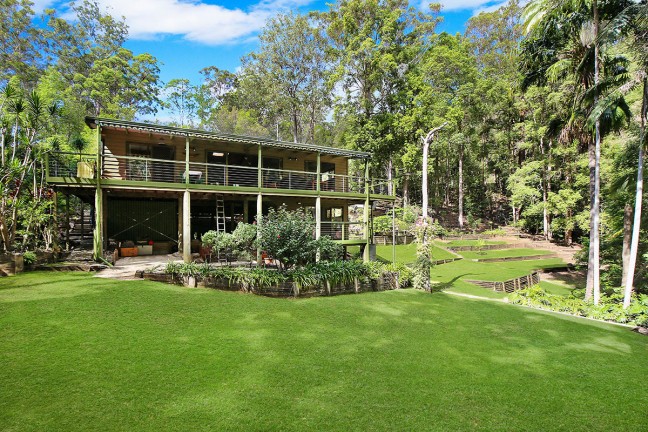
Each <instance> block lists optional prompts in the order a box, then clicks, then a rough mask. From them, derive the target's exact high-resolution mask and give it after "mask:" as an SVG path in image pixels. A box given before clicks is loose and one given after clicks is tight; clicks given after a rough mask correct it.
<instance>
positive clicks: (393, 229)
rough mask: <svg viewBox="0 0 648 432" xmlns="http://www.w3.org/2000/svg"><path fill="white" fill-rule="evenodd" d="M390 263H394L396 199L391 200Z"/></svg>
mask: <svg viewBox="0 0 648 432" xmlns="http://www.w3.org/2000/svg"><path fill="white" fill-rule="evenodd" d="M392 263H393V264H395V263H396V201H394V202H392Z"/></svg>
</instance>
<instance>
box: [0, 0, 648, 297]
mask: <svg viewBox="0 0 648 432" xmlns="http://www.w3.org/2000/svg"><path fill="white" fill-rule="evenodd" d="M646 8H647V6H646V2H645V1H627V0H614V1H606V2H602V3H601V4H600V5H599V4H598V3H597V2H561V1H557V0H533V1H531V2H529V3H528V4H527V5H526V6H524V8H522V7H521V6H520V4H519V3H518V2H517V1H516V0H512V1H511V2H510V3H508V4H506V5H504V6H502V7H500V8H499V9H497V10H495V11H492V12H482V13H480V14H478V15H476V16H474V17H472V18H471V19H469V20H468V22H467V25H466V30H465V32H464V34H454V35H450V34H447V33H442V32H437V29H436V26H437V24H438V22H439V21H440V20H441V19H442V17H441V14H442V11H441V10H440V9H439V8H438V7H437V6H433V7H432V8H431V9H430V8H424V9H421V8H418V4H416V5H414V4H413V3H410V2H409V1H408V0H376V1H372V2H367V1H362V0H337V1H335V2H332V3H331V4H330V5H328V9H327V10H325V11H321V12H315V13H311V14H310V15H308V16H305V15H301V14H299V13H295V12H293V13H280V14H278V15H276V16H274V17H272V18H270V19H269V20H268V21H267V23H266V27H265V28H264V29H263V30H262V31H261V33H260V35H259V44H258V46H257V47H256V48H255V49H254V50H253V51H252V52H250V53H249V54H248V55H246V56H245V57H244V59H243V60H242V66H241V68H240V70H237V71H236V72H230V71H226V70H222V69H220V68H219V67H218V65H213V66H208V67H206V68H204V69H203V70H201V71H200V73H201V76H202V80H201V82H200V83H193V82H191V81H189V80H188V79H186V78H184V77H177V78H175V79H172V80H169V82H167V83H165V84H164V85H162V83H160V80H159V75H158V73H159V62H158V61H157V59H155V58H154V57H153V56H151V55H150V54H147V53H135V52H132V51H131V50H129V49H127V48H126V47H125V42H126V41H127V40H128V28H127V26H126V24H125V22H124V20H123V19H121V18H117V17H113V16H111V15H110V13H108V12H106V11H105V10H103V9H102V8H101V7H100V6H99V3H97V2H95V1H92V0H85V1H82V2H78V3H75V4H74V5H73V7H72V9H71V10H69V11H67V12H65V13H64V14H60V13H58V12H57V11H55V10H49V11H48V12H47V13H46V14H45V16H44V17H43V19H42V20H37V19H36V17H35V14H34V12H33V10H32V8H31V3H30V2H29V1H27V0H9V1H6V2H4V3H3V7H2V11H1V12H0V13H1V14H2V16H1V17H2V22H3V23H4V24H3V27H2V29H0V42H1V45H2V46H3V47H6V49H3V50H1V52H0V57H1V58H0V60H2V61H1V62H0V85H2V87H3V88H4V90H3V92H2V93H1V95H0V126H1V128H2V140H3V141H2V144H3V145H2V151H1V153H2V168H1V169H2V172H1V173H0V175H1V176H2V187H3V193H2V203H1V206H0V234H1V237H0V241H1V242H2V245H1V246H2V249H3V250H12V249H16V248H18V249H30V248H34V247H44V248H47V249H53V248H57V247H58V243H60V241H59V240H60V239H58V232H57V231H58V230H57V229H56V228H55V226H56V224H57V223H56V221H54V216H53V214H54V207H55V205H54V202H53V197H54V196H53V195H52V193H51V191H49V190H48V189H47V188H46V187H45V185H44V183H43V176H44V166H43V159H44V155H45V154H46V153H47V152H48V151H50V150H52V149H62V150H67V151H72V152H73V153H76V154H79V157H82V153H83V150H84V148H89V146H91V144H90V143H91V142H92V139H91V137H90V136H89V135H88V134H89V132H88V130H87V128H85V126H84V123H83V117H84V115H87V114H93V115H101V116H106V117H119V118H124V119H134V118H141V116H146V115H150V114H151V113H154V112H156V111H157V110H158V109H159V108H161V107H164V108H165V109H166V110H167V111H168V112H169V113H171V114H172V116H173V120H172V121H171V122H170V123H172V124H175V125H178V126H183V127H185V126H195V127H201V128H205V129H208V130H220V131H223V132H232V133H238V134H248V135H256V136H264V137H271V138H277V139H281V140H297V141H306V142H316V143H319V144H328V145H336V146H344V147H350V148H355V149H361V150H367V151H371V152H373V154H374V157H373V158H372V159H371V167H370V168H371V172H372V175H375V176H378V177H388V178H391V179H392V180H393V182H394V187H395V192H396V194H397V195H398V196H399V197H400V198H401V200H402V203H403V204H404V207H405V208H407V206H408V205H410V204H412V203H414V204H417V203H419V202H420V198H421V196H422V192H423V191H422V186H421V177H422V155H421V143H422V139H423V138H424V136H425V135H426V133H427V132H428V131H429V130H430V129H432V128H435V127H437V126H440V125H442V124H443V125H445V127H444V128H443V129H442V130H441V131H440V132H439V133H438V134H437V136H436V137H435V139H434V141H433V142H431V144H430V148H429V163H428V167H427V171H428V173H427V174H428V178H429V185H428V187H427V189H428V190H427V192H428V193H429V207H430V209H429V210H430V214H431V216H432V217H433V218H434V219H435V220H437V221H439V222H440V225H439V227H440V228H439V229H440V230H448V229H455V228H458V229H466V228H469V229H471V230H476V229H478V228H480V227H482V228H483V227H489V223H490V224H493V223H494V224H500V225H501V224H514V225H517V226H519V227H520V228H522V229H524V230H527V231H529V232H532V233H537V234H542V235H544V236H545V237H546V238H547V239H554V240H557V241H563V242H565V243H567V244H571V243H572V242H579V243H582V244H585V245H589V244H590V242H591V243H592V248H590V251H591V252H590V251H587V252H588V253H589V254H588V253H586V254H585V255H584V256H583V262H586V261H588V262H589V270H590V272H589V273H590V275H591V277H590V278H589V281H590V282H589V283H588V287H589V288H590V289H589V290H588V292H587V296H588V298H589V297H590V296H591V295H592V294H594V297H595V298H596V295H597V293H598V292H601V291H604V290H605V289H607V288H610V287H615V286H616V287H618V286H620V285H621V284H622V283H624V282H627V284H629V285H630V288H632V286H635V287H636V288H637V290H639V291H640V292H641V291H645V289H646V286H647V285H648V283H647V282H648V277H647V276H648V267H647V265H646V264H647V260H646V258H645V254H646V252H648V241H647V240H646V239H648V236H645V235H640V234H642V233H643V231H642V226H645V216H643V215H644V214H645V213H642V212H641V206H640V204H643V203H644V201H645V194H643V193H642V187H643V175H642V174H640V172H641V171H640V170H639V167H641V168H642V169H643V165H644V158H643V149H644V147H645V144H646V133H645V125H646V113H647V111H648V108H647V107H648V90H647V88H648V86H647V83H648V81H647V78H646V70H647V68H648V66H647V65H648V63H647V59H648V55H647V54H646V47H647V46H648V39H647V38H648V36H647V35H648V30H647V28H648V24H647V23H648V19H647V18H646V16H647V13H646ZM596 149H600V155H599V154H598V152H597V151H596ZM64 159H65V158H64ZM68 159H69V157H68ZM65 161H66V160H63V161H62V162H65ZM359 169H360V167H354V166H352V167H351V170H352V171H354V170H359ZM599 186H600V187H599ZM637 191H638V192H637ZM636 194H638V195H639V196H638V199H637V197H636ZM59 200H61V197H59ZM69 200H70V203H73V201H74V199H73V198H70V199H69ZM67 201H68V198H67V197H66V198H65V202H66V205H67ZM59 202H61V201H59ZM388 222H389V220H388V218H387V217H385V218H379V219H377V220H376V227H377V228H378V230H377V232H379V231H380V232H388V231H389V228H390V225H389V223H388ZM408 223H409V222H407V221H406V218H405V217H404V215H403V216H399V222H398V228H399V230H401V231H403V230H405V229H406V228H407V227H406V225H407V224H408ZM633 231H634V235H633V234H632V232H633ZM644 231H645V230H644ZM599 232H600V238H599V235H598V234H599ZM267 234H268V236H266V237H265V239H264V238H263V237H261V239H258V241H265V242H271V240H270V239H271V238H272V242H273V243H274V244H269V243H268V244H267V245H266V246H267V247H268V248H270V249H273V251H275V253H276V254H283V253H284V252H282V250H287V249H288V246H287V245H285V244H284V245H282V244H280V243H281V242H277V241H276V240H282V241H283V240H285V239H282V238H281V237H279V238H278V239H277V238H276V234H279V233H275V232H268V233H267ZM272 235H275V237H271V236H272ZM279 235H281V234H279ZM322 242H323V244H320V245H319V249H320V250H322V251H324V252H325V253H327V252H326V251H328V246H330V245H327V244H326V240H322ZM599 243H600V244H599ZM292 247H293V246H290V248H292ZM314 250H315V249H314V248H313V247H308V248H306V249H305V250H304V251H303V253H302V256H299V257H288V256H284V258H285V259H286V260H287V261H286V263H287V265H288V266H292V265H295V264H296V263H306V262H309V261H312V260H313V256H314ZM599 251H600V258H599V257H598V255H597V254H598V253H599ZM335 253H336V252H335V251H331V254H332V255H335ZM634 257H636V262H635V261H634V259H635V258H634ZM599 263H600V264H601V265H602V267H601V268H603V269H607V268H609V269H610V271H607V270H605V271H603V272H602V275H601V278H600V281H601V284H602V287H601V288H600V289H597V290H595V291H596V292H593V286H594V280H595V279H596V280H597V281H598V278H597V277H596V276H595V275H596V274H598V268H599V267H598V264H599ZM594 264H596V265H594ZM626 298H629V297H628V296H626Z"/></svg>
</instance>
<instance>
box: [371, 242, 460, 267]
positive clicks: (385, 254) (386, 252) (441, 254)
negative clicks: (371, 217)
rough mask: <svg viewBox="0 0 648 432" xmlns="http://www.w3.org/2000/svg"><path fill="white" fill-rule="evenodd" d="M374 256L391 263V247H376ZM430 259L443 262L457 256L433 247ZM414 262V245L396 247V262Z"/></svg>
mask: <svg viewBox="0 0 648 432" xmlns="http://www.w3.org/2000/svg"><path fill="white" fill-rule="evenodd" d="M376 254H377V255H378V256H379V257H380V258H382V259H383V260H386V261H389V262H391V260H392V256H393V252H392V245H384V246H383V245H378V246H376ZM432 257H433V259H435V260H444V259H452V258H456V257H457V256H456V255H454V254H452V253H451V252H448V251H447V250H445V249H443V248H441V247H438V246H433V248H432ZM414 261H416V244H415V243H410V244H408V245H396V262H401V263H405V264H409V263H413V262H414Z"/></svg>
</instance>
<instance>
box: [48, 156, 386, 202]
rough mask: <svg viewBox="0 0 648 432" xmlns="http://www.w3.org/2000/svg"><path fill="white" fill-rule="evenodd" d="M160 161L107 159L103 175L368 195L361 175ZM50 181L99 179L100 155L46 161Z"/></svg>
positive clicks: (172, 183) (375, 190) (111, 181)
mask: <svg viewBox="0 0 648 432" xmlns="http://www.w3.org/2000/svg"><path fill="white" fill-rule="evenodd" d="M188 168H189V169H188V170H187V164H186V162H185V161H174V160H162V159H152V158H142V157H133V156H105V157H104V159H103V170H102V173H101V179H102V183H104V184H107V185H116V186H118V185H124V186H142V187H149V188H156V187H178V188H185V187H189V188H190V189H202V190H205V189H207V190H222V191H233V190H239V191H246V190H247V191H248V192H249V191H258V190H263V192H264V193H282V192H283V193H291V191H294V192H302V193H304V194H307V195H315V194H317V193H318V191H319V193H320V194H321V195H331V196H335V195H341V194H344V195H349V196H350V197H358V198H359V197H361V196H362V197H365V196H366V192H367V189H366V183H365V180H364V178H363V177H360V176H351V175H342V174H331V173H322V174H319V175H318V174H317V173H313V172H307V171H293V170H284V169H271V168H261V169H258V168H256V167H246V166H237V165H219V164H209V163H196V162H190V163H189V167H188ZM47 169H48V170H47V178H48V181H49V182H50V183H66V184H67V183H70V182H77V183H79V182H84V183H94V181H95V179H96V156H94V155H90V154H71V153H55V154H49V155H48V157H47ZM368 186H369V192H370V194H371V195H372V196H374V195H378V196H380V197H384V198H389V195H388V190H389V188H388V182H387V181H386V180H376V179H373V180H372V181H370V182H369V184H368Z"/></svg>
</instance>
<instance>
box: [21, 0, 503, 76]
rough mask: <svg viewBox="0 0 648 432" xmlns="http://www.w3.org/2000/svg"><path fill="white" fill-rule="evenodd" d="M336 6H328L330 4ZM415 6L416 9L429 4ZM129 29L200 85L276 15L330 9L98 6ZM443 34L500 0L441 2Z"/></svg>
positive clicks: (280, 2) (165, 72)
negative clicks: (208, 70)
mask: <svg viewBox="0 0 648 432" xmlns="http://www.w3.org/2000/svg"><path fill="white" fill-rule="evenodd" d="M32 1H33V2H34V9H35V10H36V11H37V12H39V11H41V10H43V9H44V8H46V7H53V8H55V9H57V10H59V11H60V13H61V14H62V15H64V16H65V13H66V11H65V5H66V4H67V2H66V1H65V2H64V1H60V0H32ZM331 1H332V0H328V2H329V3H330V2H331ZM418 1H419V0H411V2H412V4H414V5H415V6H417V7H425V6H424V5H427V4H428V2H427V1H425V0H423V2H421V3H415V2H418ZM98 3H99V4H100V5H101V6H102V7H105V8H107V9H108V10H109V11H110V12H111V14H112V15H115V16H124V17H125V19H126V23H127V24H128V25H129V40H128V42H127V48H129V49H131V50H132V51H133V52H135V53H136V54H137V53H142V52H148V53H150V54H152V55H154V56H155V57H157V59H158V60H160V62H161V63H162V64H161V67H160V69H161V71H160V78H161V79H162V81H164V82H167V81H169V80H171V79H173V78H189V79H190V80H191V81H192V82H194V83H195V84H198V83H199V81H200V74H199V71H200V69H202V68H204V67H207V66H217V67H219V68H221V69H228V70H230V71H232V72H233V71H235V70H236V68H237V67H238V66H239V65H240V58H241V56H243V55H245V54H246V53H249V52H250V51H252V50H254V49H255V47H256V35H257V34H258V32H259V30H260V29H261V28H262V27H263V24H264V22H265V21H266V19H267V18H268V17H270V16H272V15H274V14H276V13H278V12H281V11H286V10H298V11H301V12H307V11H311V10H326V9H328V7H327V5H326V3H327V1H326V0H242V1H234V0H98ZM440 3H441V4H442V5H443V11H442V15H443V17H444V22H443V23H442V24H441V26H440V27H439V30H440V31H447V32H450V33H455V32H463V30H464V27H465V23H466V21H467V20H468V19H469V18H470V17H471V16H472V15H474V14H476V13H479V11H482V10H494V9H496V8H497V7H499V6H500V5H502V4H503V2H502V1H501V0H496V1H493V0H490V1H488V0H445V1H444V0H441V1H440Z"/></svg>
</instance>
